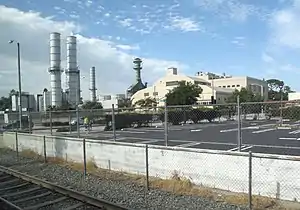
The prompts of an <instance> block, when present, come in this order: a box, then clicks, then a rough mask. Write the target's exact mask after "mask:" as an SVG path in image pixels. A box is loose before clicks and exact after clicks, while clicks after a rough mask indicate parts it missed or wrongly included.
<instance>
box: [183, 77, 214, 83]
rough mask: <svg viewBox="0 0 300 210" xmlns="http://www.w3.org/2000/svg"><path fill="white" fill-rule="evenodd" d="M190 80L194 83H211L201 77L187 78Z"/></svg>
mask: <svg viewBox="0 0 300 210" xmlns="http://www.w3.org/2000/svg"><path fill="white" fill-rule="evenodd" d="M187 77H188V78H190V79H192V80H194V81H199V82H205V83H210V82H209V81H206V80H205V79H201V78H199V77H192V76H187Z"/></svg>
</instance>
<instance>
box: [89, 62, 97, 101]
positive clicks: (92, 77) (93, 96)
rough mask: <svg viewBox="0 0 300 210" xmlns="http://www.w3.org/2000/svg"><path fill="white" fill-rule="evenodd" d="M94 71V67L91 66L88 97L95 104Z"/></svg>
mask: <svg viewBox="0 0 300 210" xmlns="http://www.w3.org/2000/svg"><path fill="white" fill-rule="evenodd" d="M96 90H97V89H96V70H95V67H94V66H93V67H92V68H91V69H90V96H91V99H90V100H91V101H93V102H95V101H96Z"/></svg>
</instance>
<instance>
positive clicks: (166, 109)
mask: <svg viewBox="0 0 300 210" xmlns="http://www.w3.org/2000/svg"><path fill="white" fill-rule="evenodd" d="M164 127H165V144H166V147H167V146H168V106H167V101H165V124H164Z"/></svg>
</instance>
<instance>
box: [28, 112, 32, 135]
mask: <svg viewBox="0 0 300 210" xmlns="http://www.w3.org/2000/svg"><path fill="white" fill-rule="evenodd" d="M31 126H32V118H31V114H30V111H28V130H29V133H32V127H31Z"/></svg>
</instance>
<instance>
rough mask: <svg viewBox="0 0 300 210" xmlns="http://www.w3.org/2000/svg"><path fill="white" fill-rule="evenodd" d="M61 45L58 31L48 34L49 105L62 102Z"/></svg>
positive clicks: (57, 105) (57, 104)
mask: <svg viewBox="0 0 300 210" xmlns="http://www.w3.org/2000/svg"><path fill="white" fill-rule="evenodd" d="M60 64H61V47H60V33H57V32H53V33H51V34H50V68H49V73H50V80H51V83H50V86H51V105H52V106H56V107H59V106H61V104H62V89H61V66H60Z"/></svg>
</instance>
